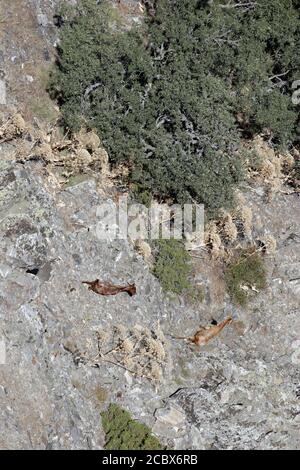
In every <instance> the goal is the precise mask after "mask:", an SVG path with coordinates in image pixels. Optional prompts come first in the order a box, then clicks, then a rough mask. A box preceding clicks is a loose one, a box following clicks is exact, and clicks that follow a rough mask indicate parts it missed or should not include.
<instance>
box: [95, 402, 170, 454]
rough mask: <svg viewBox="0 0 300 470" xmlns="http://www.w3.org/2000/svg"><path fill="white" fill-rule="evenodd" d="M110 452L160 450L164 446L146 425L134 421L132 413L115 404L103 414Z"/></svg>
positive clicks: (106, 446) (107, 446)
mask: <svg viewBox="0 0 300 470" xmlns="http://www.w3.org/2000/svg"><path fill="white" fill-rule="evenodd" d="M101 416H102V426H103V429H104V431H105V433H106V444H105V449H108V450H160V449H163V446H162V445H161V443H160V442H159V440H158V439H157V438H156V437H154V436H153V435H152V434H151V429H150V428H149V427H148V426H146V425H145V424H142V423H139V422H138V421H136V420H134V419H132V417H131V415H130V413H129V412H128V411H126V410H124V409H123V408H121V407H120V406H118V405H117V404H115V403H112V404H111V405H110V406H109V407H108V409H107V411H104V412H103V413H102V414H101Z"/></svg>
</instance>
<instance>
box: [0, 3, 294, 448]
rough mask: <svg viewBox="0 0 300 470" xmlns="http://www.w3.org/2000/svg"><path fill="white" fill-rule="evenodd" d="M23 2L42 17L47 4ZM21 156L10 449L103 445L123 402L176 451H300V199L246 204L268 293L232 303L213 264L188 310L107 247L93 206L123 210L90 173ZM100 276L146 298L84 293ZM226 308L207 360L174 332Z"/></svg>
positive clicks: (10, 308)
mask: <svg viewBox="0 0 300 470" xmlns="http://www.w3.org/2000/svg"><path fill="white" fill-rule="evenodd" d="M9 3H10V2H9ZM17 3H20V4H22V5H21V6H22V8H26V11H27V12H29V13H30V14H32V15H33V17H34V18H37V17H36V16H34V15H37V14H41V12H40V10H39V8H42V6H43V3H45V4H46V3H47V4H48V2H34V1H28V2H27V1H25V0H24V1H23V2H16V4H15V6H16V5H17ZM10 5H11V3H10ZM37 6H38V8H37ZM44 6H45V5H44ZM49 11H51V10H49ZM42 13H45V12H44V11H43V12H42ZM45 14H46V15H48V16H47V18H48V21H49V22H51V21H52V20H51V15H50V13H49V12H47V11H46V13H45ZM45 21H46V20H45V18H44V20H43V22H44V23H45ZM41 22H42V18H40V20H39V21H37V20H34V25H35V26H34V28H33V29H32V31H33V33H34V34H38V35H39V34H40V32H41V28H47V27H48V26H46V25H44V26H43V24H40V23H41ZM7 34H8V33H7ZM42 41H43V39H42ZM45 41H46V42H47V41H48V39H47V40H45ZM46 42H45V43H44V44H46ZM47 44H48V42H47ZM5 63H6V64H8V63H9V61H8V55H7V52H6V56H5ZM12 63H13V62H12ZM11 67H12V65H11V64H10V65H9V67H8V65H7V68H6V70H7V77H8V78H9V77H12V76H14V75H13V72H12V68H11ZM8 91H9V93H10V96H8V99H9V101H10V104H11V103H13V102H16V103H20V106H23V105H24V102H23V101H22V97H21V95H18V94H13V88H11V87H10V84H9V83H8ZM22 103H23V104H22ZM30 147H31V144H30V142H28V141H27V142H25V145H24V148H25V153H26V152H27V154H28V155H29V153H30V150H28V151H27V150H26V149H30ZM15 150H16V146H15V143H14V142H12V143H9V144H7V143H3V144H1V146H0V341H1V342H2V345H3V344H4V345H5V350H6V357H5V361H3V354H2V362H4V363H1V364H0V448H2V449H20V448H24V449H30V448H34V449H89V448H91V449H101V448H103V446H104V443H105V436H104V433H103V429H102V425H101V416H100V413H101V411H102V410H103V409H105V408H106V407H107V405H108V404H109V403H111V402H115V403H118V404H119V405H120V406H122V407H124V408H126V409H128V410H129V411H131V413H132V415H133V417H135V418H137V419H139V420H141V421H143V422H145V423H146V424H147V425H149V426H150V427H151V428H152V429H153V432H154V433H155V434H156V435H157V436H158V437H159V438H160V440H161V441H162V442H163V443H164V444H166V445H168V446H170V447H174V448H178V449H253V448H255V449H299V448H300V437H299V427H300V401H299V400H300V341H299V332H300V316H299V294H300V284H299V282H300V281H299V276H300V274H299V271H300V263H299V241H300V234H299V221H300V206H299V196H298V195H297V194H293V195H288V196H286V195H278V196H276V197H275V198H274V200H273V201H272V202H270V203H268V204H266V203H265V202H264V199H263V197H262V194H261V190H260V188H259V187H256V188H254V189H253V188H252V190H251V191H250V192H249V194H248V195H246V197H247V201H248V205H249V207H251V209H252V212H253V214H254V229H253V233H252V237H253V239H257V238H259V239H262V238H263V237H264V236H265V235H266V234H268V233H269V234H272V236H274V237H275V238H276V239H277V251H276V252H275V253H274V255H272V256H268V257H267V259H266V262H267V265H268V288H267V290H266V291H265V292H263V293H261V294H260V295H259V296H258V297H257V299H256V300H255V301H254V303H252V304H251V305H250V306H249V307H248V308H247V309H245V310H240V309H236V308H234V307H233V306H232V305H231V304H230V302H229V300H228V298H227V297H226V296H224V294H223V293H222V292H221V293H220V292H219V290H218V287H217V286H216V284H217V280H216V276H215V271H214V269H213V266H212V262H211V261H209V260H208V259H207V258H205V255H203V256H204V258H203V260H202V261H201V260H200V261H199V278H201V280H202V281H203V282H204V283H205V285H206V287H207V295H206V300H205V302H204V303H202V304H200V305H199V306H196V307H194V308H192V307H191V306H188V305H187V304H186V303H185V301H184V300H183V299H174V298H173V299H172V298H170V297H169V296H167V295H166V294H165V293H163V292H162V291H161V288H160V285H159V283H158V281H157V280H156V279H155V278H154V277H153V276H152V274H151V272H150V269H149V266H148V265H147V264H146V263H145V261H144V260H143V258H142V257H141V256H139V255H138V254H137V253H136V252H135V250H134V249H133V246H132V244H131V243H130V242H129V241H124V240H112V241H110V242H104V241H101V240H99V238H98V237H97V233H96V227H97V224H98V223H99V221H100V220H99V217H98V216H97V207H98V206H99V205H100V204H102V203H106V204H108V205H109V206H110V207H111V208H113V207H114V205H115V201H114V199H113V198H111V197H110V196H109V193H108V192H107V193H106V192H105V191H103V190H102V191H101V192H99V191H98V189H97V188H98V184H97V182H96V181H95V180H94V179H93V177H81V178H79V179H73V180H72V181H71V182H70V183H69V184H68V185H64V186H62V185H60V184H58V181H57V178H56V177H55V176H54V175H53V174H52V173H51V172H50V171H49V170H48V168H47V167H45V162H44V161H43V160H42V159H36V160H33V161H27V159H26V158H24V159H23V160H22V162H17V161H16V159H15ZM23 153H24V150H23ZM28 155H27V156H28ZM96 278H99V279H101V280H104V281H109V282H114V283H117V284H123V283H124V284H125V283H128V282H134V283H135V284H136V286H137V295H136V296H134V297H129V296H128V295H127V294H126V293H121V294H119V295H117V296H113V297H103V296H100V295H96V294H95V293H93V292H91V291H89V290H88V289H87V288H86V286H85V285H83V284H82V281H84V280H93V279H96ZM228 313H232V314H233V317H234V322H233V324H232V325H230V326H228V327H227V328H226V329H225V330H224V331H223V332H222V335H220V336H219V337H218V338H217V339H216V340H215V341H213V342H211V343H210V344H209V345H207V346H205V347H204V348H202V349H201V350H200V351H199V350H197V349H196V348H195V347H193V346H190V345H188V344H187V343H185V342H184V341H180V340H176V339H173V338H172V337H171V336H169V335H172V336H185V335H191V334H193V333H195V331H196V330H197V328H198V326H199V324H204V325H206V324H210V322H211V320H212V318H215V319H216V320H217V321H220V320H222V319H223V318H224V317H225V316H226V315H227V314H228Z"/></svg>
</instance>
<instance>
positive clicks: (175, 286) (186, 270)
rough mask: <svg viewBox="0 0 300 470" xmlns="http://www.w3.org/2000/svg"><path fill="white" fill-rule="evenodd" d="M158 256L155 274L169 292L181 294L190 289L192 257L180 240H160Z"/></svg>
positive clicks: (154, 269) (156, 245)
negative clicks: (189, 279)
mask: <svg viewBox="0 0 300 470" xmlns="http://www.w3.org/2000/svg"><path fill="white" fill-rule="evenodd" d="M155 247H156V249H157V255H156V257H155V262H154V266H153V274H154V275H155V276H156V277H157V278H158V279H159V281H160V283H161V285H162V287H163V289H164V290H165V291H167V292H174V293H175V294H181V293H182V292H183V291H184V290H185V289H188V288H189V287H190V283H189V281H188V275H189V274H190V270H191V268H190V264H189V262H190V255H189V254H188V252H187V251H186V250H185V248H184V245H183V243H182V242H181V241H179V240H174V239H170V240H158V241H157V242H155Z"/></svg>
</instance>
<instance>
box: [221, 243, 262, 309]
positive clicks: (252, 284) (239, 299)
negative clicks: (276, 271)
mask: <svg viewBox="0 0 300 470" xmlns="http://www.w3.org/2000/svg"><path fill="white" fill-rule="evenodd" d="M225 280H226V284H227V289H228V292H229V294H230V296H231V298H232V300H233V301H234V302H235V303H236V304H238V305H241V306H245V305H246V304H247V302H248V300H249V297H250V296H252V295H254V294H255V291H256V290H257V291H260V290H262V289H264V288H265V287H266V285H267V273H266V268H265V264H264V261H263V259H262V257H261V256H260V254H259V253H257V252H256V251H253V250H252V249H250V250H243V251H242V252H241V253H240V255H239V256H238V258H237V259H235V260H234V261H233V262H232V263H231V264H230V265H229V266H228V268H227V271H226V273H225ZM245 288H246V289H245ZM253 288H254V289H255V290H253Z"/></svg>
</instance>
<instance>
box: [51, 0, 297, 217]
mask: <svg viewBox="0 0 300 470" xmlns="http://www.w3.org/2000/svg"><path fill="white" fill-rule="evenodd" d="M227 3H228V4H227ZM235 3H238V7H236V5H235ZM224 5H225V7H224ZM298 6H299V2H298V0H270V1H268V2H266V1H262V0H260V1H256V2H254V1H252V0H250V1H249V0H238V2H233V3H232V5H231V4H230V2H226V1H225V2H224V1H223V0H222V1H219V0H215V1H214V2H208V1H205V0H203V1H199V0H173V1H170V0H160V1H158V2H156V14H155V18H154V19H152V20H151V21H150V20H149V21H146V22H145V24H144V25H143V26H140V27H139V28H137V27H136V28H132V29H131V30H128V29H126V28H124V27H123V26H122V24H120V22H121V19H120V18H118V21H116V20H114V19H113V18H114V16H115V15H112V13H111V9H110V8H109V6H108V2H107V1H105V0H103V1H101V2H96V1H95V0H81V1H80V2H79V4H78V5H77V6H76V7H73V8H65V10H64V12H62V13H61V17H62V21H63V26H62V28H61V31H60V45H59V48H58V60H57V67H56V71H55V72H54V74H53V76H52V82H51V90H52V94H53V96H55V97H56V98H57V99H58V102H59V103H60V105H61V110H62V113H63V118H64V122H65V125H66V126H67V127H68V128H70V129H72V130H77V129H78V128H79V126H80V125H81V123H82V122H83V120H84V121H85V122H87V124H88V125H90V126H91V127H93V128H94V127H96V128H97V129H98V132H99V134H100V136H101V138H102V140H103V143H104V145H105V146H106V148H107V150H108V153H109V155H110V158H111V161H112V163H119V162H124V161H125V162H128V163H129V166H130V168H131V172H130V179H131V181H132V182H134V183H135V184H136V185H137V187H138V188H139V190H140V191H141V193H142V194H143V196H142V197H144V195H145V194H148V193H151V194H152V195H154V196H157V197H159V198H160V199H161V198H171V199H172V200H174V201H175V202H179V203H181V202H188V201H189V200H196V201H197V202H199V203H204V204H205V205H206V209H207V210H208V211H209V212H211V213H214V212H216V211H217V210H218V209H219V208H220V207H229V206H230V205H232V204H233V194H234V192H233V189H234V187H235V186H236V185H237V184H238V183H239V182H240V181H241V179H242V176H243V172H242V164H243V162H242V161H241V157H240V156H239V154H238V151H237V150H238V146H239V141H240V135H239V133H240V132H245V135H252V134H253V133H255V132H261V131H262V130H264V129H265V128H267V129H268V132H269V133H270V138H271V140H273V143H274V144H278V145H289V144H291V142H292V141H293V139H294V135H295V129H296V126H297V120H298V116H297V111H298V109H297V107H296V106H294V105H293V104H292V100H291V91H290V90H291V83H292V82H293V80H296V79H297V78H299V77H298V75H297V74H298V73H299V69H300V54H299V45H300V26H299V24H300V22H299V10H300V9H299V8H298ZM238 115H239V116H240V117H241V119H239V122H237V116H238Z"/></svg>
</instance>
